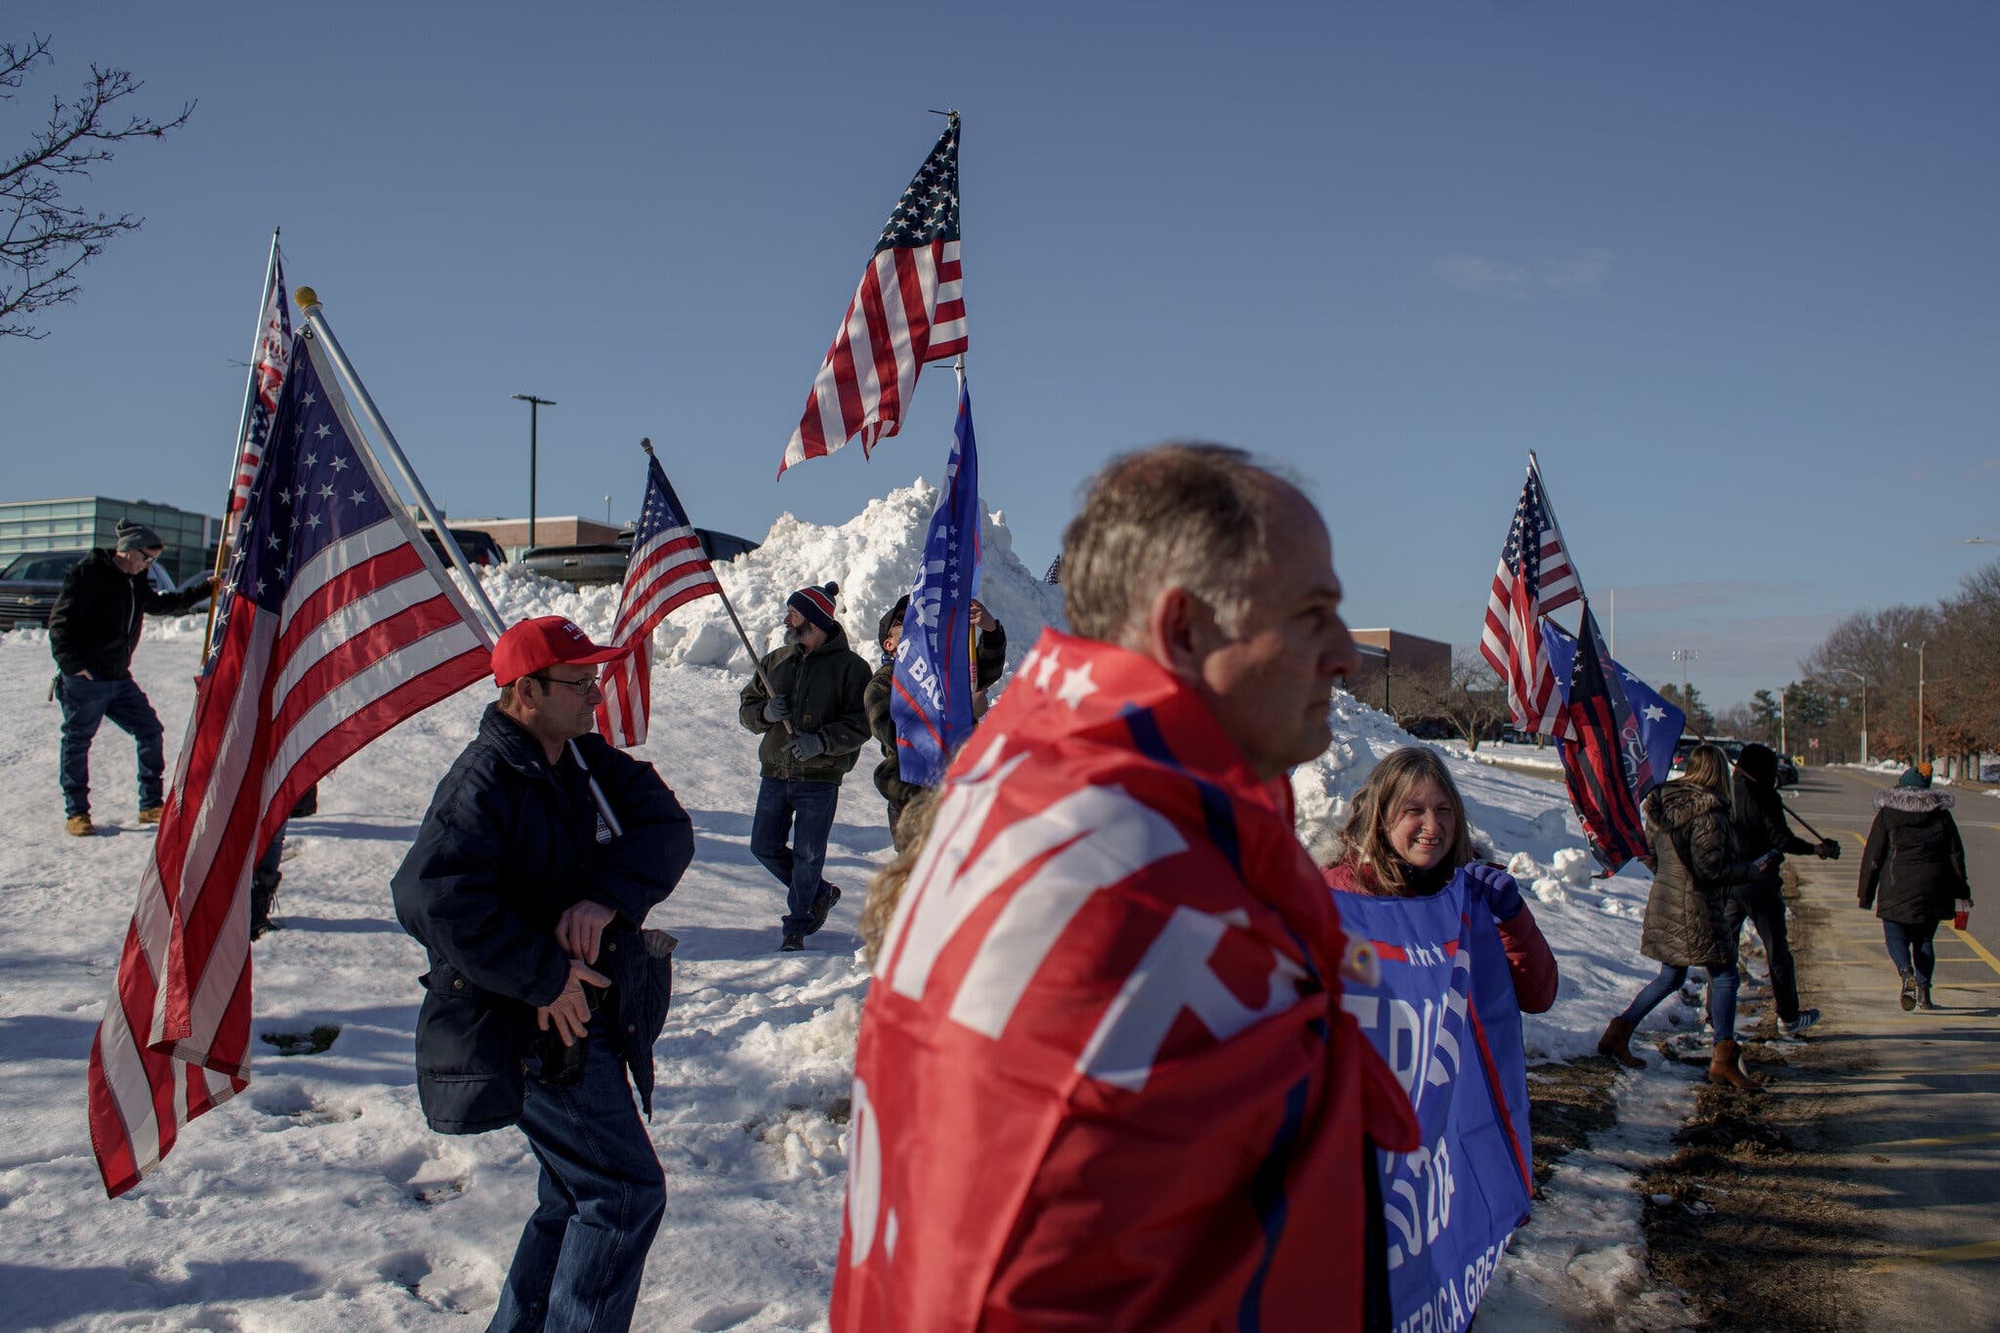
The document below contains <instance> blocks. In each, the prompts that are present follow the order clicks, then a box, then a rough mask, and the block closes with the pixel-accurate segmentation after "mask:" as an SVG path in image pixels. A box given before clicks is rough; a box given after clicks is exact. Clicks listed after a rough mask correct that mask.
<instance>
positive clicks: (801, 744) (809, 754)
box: [785, 731, 826, 763]
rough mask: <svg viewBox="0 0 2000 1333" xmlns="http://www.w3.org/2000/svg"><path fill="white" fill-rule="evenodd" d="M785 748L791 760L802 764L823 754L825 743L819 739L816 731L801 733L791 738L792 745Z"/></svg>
mask: <svg viewBox="0 0 2000 1333" xmlns="http://www.w3.org/2000/svg"><path fill="white" fill-rule="evenodd" d="M785 748H786V749H788V750H790V751H791V754H792V758H794V759H796V760H798V761H799V762H800V763H804V762H805V761H806V760H808V759H812V758H815V757H817V756H819V755H823V754H825V753H826V742H825V741H823V740H821V739H820V738H819V733H818V732H816V731H802V732H800V733H799V734H798V735H796V736H794V737H792V743H791V744H790V745H788V746H786V747H785Z"/></svg>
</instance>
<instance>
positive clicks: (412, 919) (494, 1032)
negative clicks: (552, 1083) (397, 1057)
mask: <svg viewBox="0 0 2000 1333" xmlns="http://www.w3.org/2000/svg"><path fill="white" fill-rule="evenodd" d="M577 748H578V749H580V750H581V751H582V753H583V757H584V762H585V763H587V764H588V765H589V766H590V773H589V774H585V773H584V772H583V770H581V769H580V768H578V767H577V763H576V759H575V757H574V756H573V755H572V754H571V753H570V752H569V750H568V749H567V748H565V749H564V751H563V754H562V759H561V762H560V763H557V764H553V765H552V764H550V763H549V762H548V758H547V756H546V754H544V752H543V750H542V747H541V743H540V742H539V741H537V740H536V739H535V738H534V737H533V736H531V735H530V734H529V733H528V731H527V730H526V729H525V728H524V727H522V726H521V725H520V724H519V723H518V722H516V721H514V719H513V718H511V717H509V716H507V715H506V714H505V713H503V712H501V711H500V709H499V707H498V706H497V705H496V706H491V707H488V708H487V710H486V715H485V716H484V717H482V718H481V719H480V722H479V735H478V737H477V738H475V739H474V740H473V742H472V744H470V745H468V746H466V747H465V752H464V753H463V754H461V755H459V757H458V761H457V762H456V763H454V764H453V765H452V766H451V771H450V772H448V773H446V774H445V776H444V780H443V781H442V782H440V783H438V787H437V792H436V793H435V794H434V795H433V796H432V797H431V807H430V810H429V811H428V812H426V813H425V815H424V822H423V827H422V828H421V829H419V830H418V832H417V840H416V843H415V844H414V845H413V846H412V847H411V848H410V850H409V854H408V855H406V856H405V857H404V858H403V864H402V866H401V867H400V868H399V869H398V870H397V871H396V876H395V879H394V880H393V881H392V882H391V887H392V889H393V891H394V894H395V901H396V919H397V920H398V921H400V922H402V923H403V928H404V929H405V930H407V931H409V932H410V934H412V935H414V936H416V937H417V939H418V940H419V941H421V942H422V944H423V946H424V949H425V951H426V952H427V953H428V955H429V960H430V971H429V972H428V973H426V974H425V975H424V976H423V977H422V978H421V980H422V983H423V986H424V990H425V995H424V1004H423V1010H422V1012H421V1013H420V1014H419V1015H418V1017H417V1093H418V1099H419V1100H420V1101H421V1102H422V1104H423V1109H424V1118H425V1119H426V1120H427V1121H429V1122H430V1126H431V1128H432V1129H435V1130H437V1131H438V1132H439V1133H442V1134H479V1133H484V1132H485V1131H487V1130H490V1129H499V1128H502V1127H503V1126H506V1125H511V1124H513V1123H514V1122H515V1121H516V1120H518V1119H519V1118H520V1114H521V1099H522V1095H523V1090H524V1085H523V1073H522V1064H521V1061H522V1057H523V1056H524V1055H526V1054H527V1053H528V1051H529V1050H530V1048H531V1046H532V1044H533V1043H534V1042H535V1041H536V1039H537V1037H538V1035H539V1034H538V1032H537V1029H536V1026H535V1010H536V1009H538V1008H540V1007H541V1006H543V1005H546V1004H550V1003H552V1002H553V1001H554V1000H555V998H556V997H557V996H558V995H560V994H561V993H562V990H563V987H564V986H565V985H566V984H567V983H568V980H569V958H568V956H567V955H566V954H564V953H563V951H562V948H561V947H560V946H559V945H558V944H557V943H556V938H555V927H556V921H557V919H558V918H560V917H561V916H562V914H563V912H564V911H565V910H567V909H568V908H570V907H571V906H573V905H574V904H576V903H579V902H583V901H586V900H588V901H591V902H596V903H601V904H603V905H604V906H606V907H611V908H614V909H616V911H617V913H618V915H617V917H616V919H614V920H613V922H612V923H611V925H610V926H608V927H606V928H605V931H604V938H603V942H602V944H601V945H600V946H599V949H598V954H597V961H596V962H595V963H593V964H591V966H592V967H594V968H595V969H596V970H597V971H599V972H601V973H603V974H604V975H605V976H607V977H609V978H611V982H612V986H611V989H610V991H609V992H607V993H606V994H605V996H604V998H603V1001H602V1002H603V1003H605V1004H612V1005H616V1006H618V1009H617V1015H618V1021H617V1025H616V1029H617V1031H618V1032H619V1033H620V1039H621V1044H622V1045H623V1047H624V1055H625V1063H626V1066H627V1067H628V1068H629V1069H630V1070H631V1071H632V1082H633V1085H634V1086H635V1087H636V1088H637V1089H638V1090H639V1096H640V1100H641V1101H642V1102H644V1103H645V1104H646V1108H647V1110H648V1111H649V1112H650V1111H651V1109H652V1090H653V1041H654V1039H655V1038H657V1037H658V1036H659V1023H660V1022H663V1021H664V1019H665V1016H666V1015H665V1011H664V1009H661V1010H660V1011H659V1012H658V1013H657V1014H656V1015H652V1014H649V1013H648V1012H647V1010H648V1006H647V1005H646V1003H645V999H646V995H647V992H648V982H649V977H648V966H647V959H646V953H645V948H644V945H643V944H642V943H641V940H640V937H639V930H640V926H641V925H642V924H643V923H644V922H645V919H646V913H647V912H649V911H651V910H652V909H653V907H654V906H655V905H657V904H658V903H659V902H660V901H662V900H663V899H664V898H666V896H667V895H668V894H669V893H671V892H673V889H674V885H675V884H677V883H678V882H679V881H680V877H681V873H682V872H683V871H684V870H686V869H687V866H688V862H689V861H691V860H692V859H693V857H694V826H693V824H692V823H691V822H690V820H689V819H688V816H687V812H686V811H684V810H682V809H681V804H680V802H679V801H677V800H675V799H674V794H673V792H671V791H669V790H668V789H667V785H666V783H664V782H662V781H661V780H660V775H659V774H658V773H656V772H654V771H653V766H652V765H651V764H648V763H643V762H641V761H639V760H636V759H633V758H632V757H630V756H629V755H626V754H624V753H622V752H621V751H618V750H615V749H613V748H612V747H611V746H609V745H607V744H605V742H604V741H603V740H602V739H600V738H599V737H596V736H583V737H581V738H579V739H578V741H577ZM592 775H594V776H595V777H596V778H597V781H598V785H599V786H600V787H601V788H602V789H603V791H604V795H605V798H606V799H607V800H608V801H609V802H610V805H611V809H612V811H613V812H614V813H615V814H616V815H617V816H618V822H619V824H620V825H622V826H623V829H624V832H623V834H622V835H620V836H618V837H616V838H613V837H611V834H610V830H609V829H608V828H607V827H605V826H604V824H603V822H602V820H601V818H600V816H599V814H598V811H597V805H596V803H595V802H594V801H593V800H592V799H591V794H590V785H589V777H590V776H592ZM646 1028H650V1029H651V1030H650V1031H647V1030H643V1029H646Z"/></svg>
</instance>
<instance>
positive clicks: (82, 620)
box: [49, 520, 212, 838]
mask: <svg viewBox="0 0 2000 1333" xmlns="http://www.w3.org/2000/svg"><path fill="white" fill-rule="evenodd" d="M162 549H163V544H162V543H161V541H160V538H159V534H158V533H156V532H154V531H153V530H152V529H151V528H149V527H147V526H146V525H145V524H143V523H134V522H131V521H130V520H123V521H121V522H120V523H119V524H118V539H117V542H116V543H115V544H114V545H112V546H108V547H105V546H100V547H98V548H97V549H95V550H93V551H92V552H91V553H90V554H89V555H87V556H85V557H84V558H83V559H82V560H79V561H78V562H77V563H76V564H75V565H74V566H72V567H71V569H70V571H69V574H68V575H67V576H66V577H65V578H64V579H63V586H62V591H61V592H59V593H57V594H56V604H55V606H54V608H53V609H51V610H50V612H49V651H50V652H51V653H53V654H54V655H55V659H56V666H57V667H58V668H59V669H60V670H61V672H62V674H61V675H59V676H58V677H56V685H55V692H56V698H57V699H58V700H59V701H60V702H61V703H62V714H63V727H62V752H61V754H62V757H61V761H60V768H59V772H60V775H61V780H62V790H63V814H64V816H65V817H66V820H67V822H66V823H65V825H64V827H65V828H66V829H67V830H68V832H69V833H71V834H72V835H74V836H76V837H79V838H83V837H88V836H89V835H90V834H92V833H94V832H95V831H96V830H95V829H94V828H93V827H92V825H91V822H90V742H91V739H92V738H93V737H94V736H96V735H97V728H98V725H99V724H100V723H102V722H103V721H104V720H105V719H106V718H109V719H110V720H111V722H112V724H113V725H115V726H117V727H119V728H121V729H123V730H124V731H125V732H126V733H127V734H128V735H130V736H131V737H132V739H133V740H134V741H135V742H137V743H138V747H139V822H140V823H141V824H157V823H159V822H160V815H161V813H162V811H163V808H164V805H165V800H164V798H163V785H162V780H163V778H164V777H165V772H166V758H165V747H164V746H163V745H162V743H161V742H162V731H161V727H160V717H159V714H157V713H155V712H154V711H153V705H152V702H151V701H150V700H148V699H147V698H146V693H145V691H144V690H141V689H140V688H139V686H138V684H137V682H135V681H134V680H133V679H132V652H133V650H134V649H136V648H137V647H138V646H139V631H140V629H141V628H143V627H144V625H145V617H146V615H147V614H148V613H151V614H153V615H162V616H173V615H179V614H181V613H182V612H184V611H187V610H189V609H190V608H192V607H194V606H196V605H199V604H200V602H201V601H202V599H203V598H205V597H207V596H208V594H209V584H210V582H212V579H204V580H202V581H201V582H198V583H196V584H194V585H193V586H192V587H189V588H188V589H186V590H185V591H182V592H177V593H162V592H157V591H155V590H154V588H153V583H152V579H151V578H150V577H149V576H148V573H147V571H148V569H149V567H150V566H151V565H152V563H153V562H154V561H155V560H158V559H159V558H160V552H161V550H162Z"/></svg>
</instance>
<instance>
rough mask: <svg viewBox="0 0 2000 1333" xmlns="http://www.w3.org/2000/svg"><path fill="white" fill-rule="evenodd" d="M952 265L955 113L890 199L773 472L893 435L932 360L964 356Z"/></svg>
mask: <svg viewBox="0 0 2000 1333" xmlns="http://www.w3.org/2000/svg"><path fill="white" fill-rule="evenodd" d="M962 281H963V278H962V273H961V270H960V267H959V261H958V113H957V112H956V111H954V112H951V113H950V118H949V120H948V121H947V123H946V125H945V130H944V133H943V134H940V135H939V136H938V141H937V143H936V144H935V145H934V146H933V147H932V148H931V152H930V156H929V157H927V158H925V159H924V164H923V166H921V167H920V168H918V169H917V174H916V176H915V177H913V178H912V179H911V181H910V184H909V186H908V188H906V189H905V190H904V191H903V197H902V198H900V199H898V200H897V201H896V208H895V211H894V212H892V213H890V214H889V221H888V223H887V224H886V225H885V226H884V227H883V228H882V235H881V236H880V237H879V238H877V240H876V242H875V253H874V255H873V256H872V257H871V258H870V259H869V261H868V267H867V269H866V270H865V271H864V272H863V273H862V275H861V285H860V287H859V288H857V289H856V291H855V293H854V299H853V300H852V301H850V302H848V305H847V315H846V317H845V318H843V319H842V320H841V322H840V331H839V332H838V333H836V334H834V336H833V346H832V347H830V348H828V349H827V353H826V360H824V361H822V362H821V363H820V367H819V374H818V375H816V376H814V377H813V386H812V392H811V393H810V394H808V395H807V396H806V410H805V415H804V416H803V417H801V418H800V419H799V424H798V427H797V428H796V429H795V430H793V431H792V438H791V439H790V440H789V441H788V442H787V443H786V445H785V456H784V458H783V459H782V460H781V461H780V462H779V464H778V475H779V476H781V477H782V476H784V475H785V469H786V468H788V467H790V466H792V464H794V463H802V462H804V461H805V460H806V459H808V458H819V457H822V456H823V455H826V454H830V453H832V452H833V451H834V450H836V449H839V448H841V447H842V446H843V445H845V444H846V443H847V442H848V441H849V440H850V439H852V438H853V437H854V436H855V435H856V434H857V433H858V434H859V435H860V436H861V449H862V452H863V453H872V452H874V449H875V442H876V441H877V440H880V439H882V438H884V437H885V436H889V435H894V434H895V433H896V432H897V431H898V430H899V429H901V428H902V424H903V413H904V411H905V410H906V409H907V407H908V405H909V401H910V396H911V395H912V394H914V393H915V392H916V389H917V376H918V374H919V373H920V372H921V371H922V370H923V368H924V366H925V365H927V364H928V363H930V362H932V361H948V360H950V359H951V358H952V357H954V356H957V355H958V354H959V353H961V352H963V351H964V350H965V341H966V340H965V298H964V296H963V293H962Z"/></svg>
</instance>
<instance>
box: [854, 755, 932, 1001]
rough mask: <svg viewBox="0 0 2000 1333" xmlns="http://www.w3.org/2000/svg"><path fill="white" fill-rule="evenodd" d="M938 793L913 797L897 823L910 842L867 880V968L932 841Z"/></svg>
mask: <svg viewBox="0 0 2000 1333" xmlns="http://www.w3.org/2000/svg"><path fill="white" fill-rule="evenodd" d="M937 804H938V794H937V789H936V788H926V789H925V790H923V791H920V792H918V793H917V794H916V795H915V796H913V797H911V798H910V803H909V804H908V805H906V806H904V807H903V817H902V818H901V819H899V820H897V821H896V827H897V828H898V829H900V830H901V831H902V833H903V835H904V836H905V837H906V838H907V839H908V841H907V842H905V843H904V844H903V850H902V851H900V852H897V853H896V859H895V860H893V861H891V862H889V864H888V865H885V866H883V867H882V868H881V869H880V870H878V871H876V872H875V877H874V878H873V879H871V880H870V881H868V901H867V902H866V903H864V904H863V905H862V908H861V922H860V926H859V929H860V931H861V945H862V948H863V949H864V950H866V951H867V956H868V966H870V967H873V966H875V959H876V957H877V956H878V955H880V953H881V952H882V941H883V940H884V939H885V938H887V937H888V934H889V922H890V921H891V920H893V919H894V918H895V915H896V904H897V903H899V902H901V901H902V900H903V890H904V888H905V887H907V886H908V884H909V882H910V872H911V871H912V870H914V869H916V865H917V858H918V857H919V856H922V855H923V853H924V844H925V843H927V842H929V841H930V839H931V823H932V821H933V820H935V819H936V818H937Z"/></svg>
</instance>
